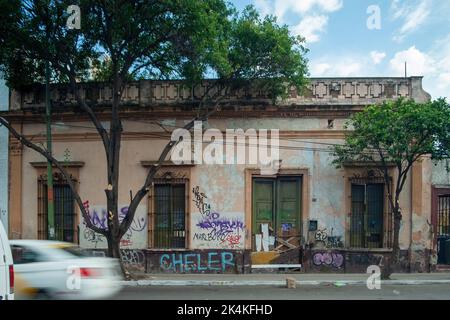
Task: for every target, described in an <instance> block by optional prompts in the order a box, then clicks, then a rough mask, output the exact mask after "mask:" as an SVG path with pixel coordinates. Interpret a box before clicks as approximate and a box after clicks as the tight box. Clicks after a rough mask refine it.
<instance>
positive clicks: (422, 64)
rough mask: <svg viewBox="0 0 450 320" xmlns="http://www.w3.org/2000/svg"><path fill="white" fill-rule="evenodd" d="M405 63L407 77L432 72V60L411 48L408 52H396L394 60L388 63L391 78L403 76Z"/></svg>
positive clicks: (425, 54)
mask: <svg viewBox="0 0 450 320" xmlns="http://www.w3.org/2000/svg"><path fill="white" fill-rule="evenodd" d="M405 62H406V64H407V73H408V76H422V75H427V74H432V73H433V72H434V63H433V58H432V57H430V56H429V55H428V54H427V53H424V52H421V51H420V50H418V49H417V48H416V47H415V46H412V47H411V48H409V49H408V50H404V51H399V52H397V53H396V54H395V56H394V58H392V59H391V60H390V61H389V65H390V68H391V71H392V73H393V74H392V75H393V76H397V77H402V76H404V75H405Z"/></svg>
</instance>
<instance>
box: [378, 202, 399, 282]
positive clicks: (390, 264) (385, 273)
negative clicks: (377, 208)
mask: <svg viewBox="0 0 450 320" xmlns="http://www.w3.org/2000/svg"><path fill="white" fill-rule="evenodd" d="M393 211H394V212H393V214H394V239H393V240H394V242H393V245H392V253H391V254H389V255H386V257H385V261H384V263H383V268H382V270H381V278H382V279H383V280H388V279H390V277H391V275H392V273H393V272H394V269H395V268H396V267H397V266H398V263H399V261H400V224H401V221H402V214H401V211H400V208H399V207H398V206H397V207H396V208H394V210H393Z"/></svg>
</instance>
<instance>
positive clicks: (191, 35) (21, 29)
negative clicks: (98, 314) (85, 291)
mask: <svg viewBox="0 0 450 320" xmlns="http://www.w3.org/2000/svg"><path fill="white" fill-rule="evenodd" d="M70 5H78V6H79V7H80V9H81V28H80V29H71V28H69V27H68V25H67V21H68V19H69V17H70V16H71V14H72V13H71V12H68V11H67V8H68V7H69V6H70ZM0 21H1V23H0V44H1V46H0V66H2V69H3V71H4V73H5V75H6V79H7V82H8V84H9V86H10V87H12V88H21V87H22V86H24V85H30V84H33V83H36V82H40V83H43V82H44V81H43V79H44V69H45V68H44V66H45V65H46V63H49V64H50V66H51V70H52V82H54V83H55V82H59V83H60V82H63V83H67V85H68V86H70V87H71V89H72V92H73V95H74V97H75V99H76V101H77V103H78V106H79V109H80V111H82V112H85V114H86V115H87V116H88V117H89V119H90V121H91V122H92V123H93V125H95V127H96V129H97V131H98V134H99V136H100V137H101V140H102V143H103V146H104V150H105V161H106V166H107V178H108V185H107V186H106V188H105V194H106V199H107V210H108V213H109V217H110V218H109V219H108V229H107V230H105V229H99V228H96V227H95V226H93V225H92V224H91V223H89V220H90V218H89V216H88V214H87V212H86V210H85V208H84V207H83V205H82V203H83V202H82V199H81V198H80V196H79V194H78V193H77V191H76V188H74V187H72V192H73V194H74V195H75V199H76V202H77V204H78V206H79V208H80V211H81V213H82V215H83V218H84V220H85V221H86V222H87V225H88V227H90V228H91V229H93V230H94V231H96V232H98V233H101V234H103V235H104V236H106V238H107V240H108V249H109V251H108V253H109V255H110V256H114V257H120V250H119V243H120V239H121V238H122V236H123V235H124V234H125V232H126V231H127V230H128V228H129V226H130V224H131V222H132V220H133V218H134V214H135V211H136V209H137V206H138V205H139V203H140V202H141V200H142V199H143V198H144V197H145V195H146V194H147V193H148V190H149V188H150V186H151V184H152V181H153V178H154V175H155V173H156V171H157V170H158V168H159V166H153V167H152V169H151V170H149V174H148V176H147V177H146V179H145V181H144V182H143V184H142V187H141V188H140V189H139V190H138V191H137V192H135V193H134V196H133V197H132V199H131V201H130V206H129V210H128V214H127V216H126V218H124V219H123V221H122V222H119V218H118V216H119V214H118V190H119V167H120V165H119V164H120V150H121V139H122V130H123V129H122V119H121V116H120V115H119V108H120V102H121V99H122V92H123V89H124V86H125V85H126V84H127V83H128V82H129V81H132V80H135V79H141V78H146V79H155V80H164V79H181V80H184V81H185V84H186V86H188V87H189V88H194V87H195V86H196V85H198V84H199V83H200V82H201V81H202V79H204V78H214V79H216V80H217V81H211V85H210V86H211V87H209V88H208V90H206V93H205V95H204V97H203V98H204V99H203V98H202V99H201V101H200V102H199V105H198V112H197V114H198V116H197V117H196V118H195V119H193V121H192V122H190V123H188V124H187V125H186V126H185V128H186V129H191V128H192V126H193V122H194V120H201V121H205V120H206V119H207V116H208V115H209V114H211V112H214V111H215V109H217V107H218V105H219V103H220V94H209V93H211V92H219V93H226V92H227V90H230V89H236V88H244V87H246V86H247V87H248V86H259V87H261V88H262V89H264V90H266V91H267V92H268V93H269V94H270V97H271V98H272V99H273V100H276V99H277V98H278V97H283V96H286V94H287V92H288V90H289V89H290V88H292V87H295V88H297V90H299V91H300V90H301V89H302V88H303V86H304V85H305V83H306V79H305V76H306V75H307V60H306V58H305V55H306V52H307V50H306V49H305V48H304V46H303V39H302V38H300V37H293V36H291V35H290V34H289V31H288V28H287V26H279V25H278V24H277V23H276V20H275V18H273V17H260V16H259V15H258V14H257V13H256V11H255V10H254V9H253V8H252V7H248V8H246V9H245V10H244V11H243V12H242V13H239V12H237V10H236V9H235V8H233V7H232V6H231V5H230V4H227V3H225V2H224V1H223V0H164V1H162V0H148V1H143V0H130V1H122V0H22V1H21V0H0ZM92 80H101V81H104V82H107V83H109V84H110V86H111V88H112V103H111V112H110V115H111V116H110V121H109V122H110V124H109V129H106V128H105V127H104V126H103V124H102V122H100V121H99V119H98V118H97V116H96V114H95V112H94V109H93V108H92V106H90V105H88V104H87V103H86V102H85V100H84V99H83V97H82V96H81V94H80V90H79V89H80V82H84V81H92ZM222 96H223V94H222ZM206 102H207V103H206ZM0 123H1V124H3V125H5V126H6V127H7V128H8V129H9V130H10V131H11V133H12V134H13V135H14V136H15V137H16V138H18V139H19V140H20V141H21V142H22V143H24V144H25V145H26V146H27V147H29V148H32V149H33V150H35V151H37V152H39V153H40V154H42V155H43V156H44V157H45V158H46V159H47V160H48V161H50V162H52V163H53V164H54V165H55V166H57V167H58V169H59V170H60V171H61V172H62V173H63V175H65V176H66V178H69V179H70V176H69V175H68V174H67V172H66V171H65V169H64V167H63V166H61V165H60V164H59V162H58V161H57V160H56V159H55V158H53V157H52V155H50V154H48V152H47V151H46V150H45V149H44V148H42V147H41V146H38V145H36V144H33V143H32V142H31V141H28V140H26V138H25V137H24V136H21V135H20V134H18V133H17V132H15V131H14V129H13V127H12V126H11V125H10V124H9V123H8V122H7V121H6V120H5V119H4V118H1V117H0ZM173 145H174V144H173V143H171V142H169V143H168V144H167V145H166V147H165V148H164V150H163V151H162V153H161V156H160V158H159V163H162V161H164V160H165V158H166V156H167V155H168V154H169V152H170V150H171V148H172V147H173Z"/></svg>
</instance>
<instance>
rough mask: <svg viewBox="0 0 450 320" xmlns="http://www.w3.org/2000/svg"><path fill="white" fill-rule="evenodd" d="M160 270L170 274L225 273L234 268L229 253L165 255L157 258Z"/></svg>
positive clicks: (232, 258) (232, 256) (231, 254)
mask: <svg viewBox="0 0 450 320" xmlns="http://www.w3.org/2000/svg"><path fill="white" fill-rule="evenodd" d="M159 265H160V268H161V269H162V270H164V271H172V272H200V273H201V272H214V271H220V272H225V271H227V270H228V269H230V268H234V267H235V262H234V255H233V253H231V252H198V253H196V252H192V253H166V254H162V255H161V256H160V258H159Z"/></svg>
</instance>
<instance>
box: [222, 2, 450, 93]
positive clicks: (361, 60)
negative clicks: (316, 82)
mask: <svg viewBox="0 0 450 320" xmlns="http://www.w3.org/2000/svg"><path fill="white" fill-rule="evenodd" d="M230 2H231V3H233V4H234V5H235V6H236V7H237V8H238V9H241V10H242V9H243V8H244V7H245V6H247V5H250V4H251V5H254V6H255V8H256V9H257V10H258V11H259V12H260V13H261V14H262V15H267V14H272V15H275V16H276V17H277V21H278V22H279V23H280V24H286V25H288V26H289V29H290V31H291V33H292V34H293V35H301V36H302V37H304V38H305V39H306V47H308V49H309V50H310V51H309V53H308V56H307V58H308V60H309V71H310V76H311V77H384V76H386V77H403V76H404V75H405V62H406V63H407V75H408V76H423V77H424V79H423V87H424V89H425V91H427V92H428V93H430V94H431V96H432V97H433V98H434V99H436V98H439V97H446V98H447V100H450V1H448V0H378V1H376V0H230Z"/></svg>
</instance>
